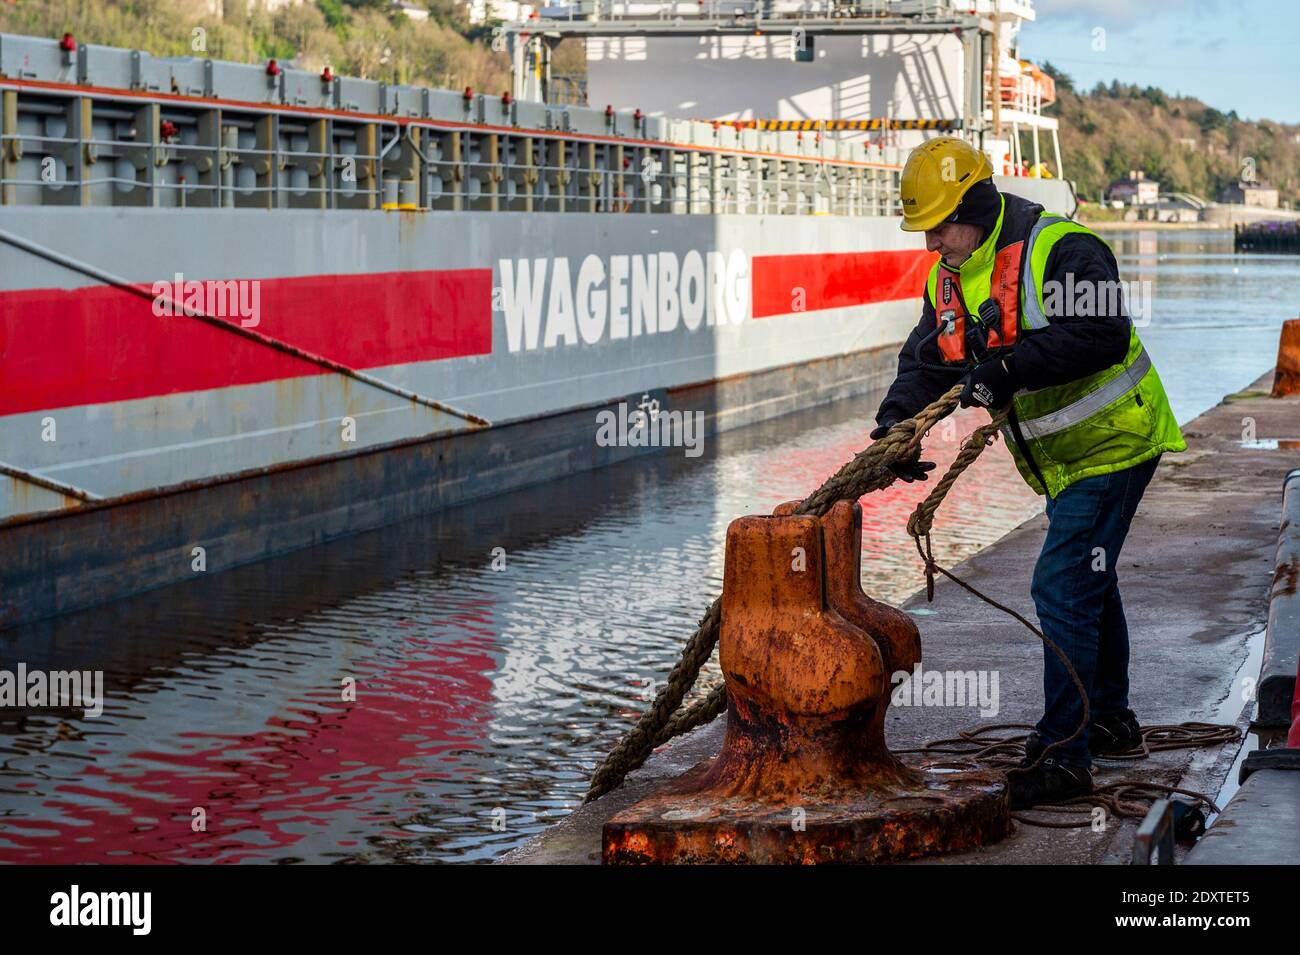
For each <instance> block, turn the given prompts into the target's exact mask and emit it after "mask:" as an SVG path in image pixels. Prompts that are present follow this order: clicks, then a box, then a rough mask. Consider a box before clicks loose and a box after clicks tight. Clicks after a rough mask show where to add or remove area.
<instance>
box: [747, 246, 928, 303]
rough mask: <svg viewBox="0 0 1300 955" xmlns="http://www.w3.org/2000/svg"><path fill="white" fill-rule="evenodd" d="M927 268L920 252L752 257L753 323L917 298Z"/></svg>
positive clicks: (926, 263)
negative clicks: (805, 313) (792, 315)
mask: <svg viewBox="0 0 1300 955" xmlns="http://www.w3.org/2000/svg"><path fill="white" fill-rule="evenodd" d="M933 262H934V255H933V253H930V252H927V251H925V250H924V249H905V250H897V251H882V252H844V253H829V254H811V255H756V256H754V261H753V274H754V279H753V300H754V317H755V318H768V317H770V316H772V315H790V314H793V313H796V312H817V311H821V310H823V309H828V308H844V307H846V306H849V305H874V304H877V303H879V302H896V301H900V300H902V299H909V298H918V297H920V296H921V294H922V289H923V288H924V287H925V279H926V276H927V275H929V272H930V266H931V264H932V263H933ZM800 306H802V307H800Z"/></svg>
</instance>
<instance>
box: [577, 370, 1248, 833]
mask: <svg viewBox="0 0 1300 955" xmlns="http://www.w3.org/2000/svg"><path fill="white" fill-rule="evenodd" d="M961 391H962V386H961V385H954V386H953V387H952V389H950V390H949V391H948V392H947V393H946V394H944V395H943V396H942V397H941V398H939V399H938V400H937V401H935V402H933V403H932V404H930V405H928V406H927V407H926V408H925V409H924V410H922V411H921V412H920V413H919V414H917V415H916V416H915V417H913V418H908V419H907V420H905V421H900V422H899V423H898V424H896V425H894V426H893V427H892V428H890V429H889V431H888V432H887V433H886V434H885V435H884V436H883V437H882V438H880V439H879V440H878V441H876V442H874V443H873V444H872V445H871V446H870V447H868V448H866V449H865V450H863V451H860V452H858V454H856V455H855V456H854V458H853V460H852V461H850V462H848V463H847V464H845V465H844V466H843V467H842V468H840V470H839V471H837V472H836V473H835V475H834V476H832V477H831V478H830V479H829V480H827V481H826V483H824V484H823V485H822V486H821V487H819V488H818V489H817V490H816V491H814V492H813V493H812V494H810V495H809V496H808V497H807V498H806V499H805V500H803V501H802V502H801V503H800V504H799V505H798V506H797V507H796V508H795V509H794V513H796V514H816V515H818V516H820V515H822V514H825V513H826V512H827V511H828V510H830V508H831V506H832V505H834V504H835V503H836V502H837V501H841V500H847V501H856V500H858V499H859V498H860V497H862V496H863V495H865V494H869V493H871V492H872V491H878V490H882V489H883V488H886V487H888V486H889V485H891V484H893V483H894V481H895V480H896V479H897V475H895V474H894V473H893V471H891V470H890V465H891V464H895V463H899V462H902V461H910V460H912V459H914V458H915V457H916V456H917V455H918V454H919V453H920V447H921V439H922V438H923V437H924V436H925V434H926V432H928V431H929V430H930V428H932V427H933V426H934V425H935V424H936V423H938V422H939V421H940V420H942V419H943V418H945V417H947V416H948V415H949V414H951V413H952V412H953V410H954V409H955V408H956V407H957V399H958V397H959V396H960V395H961ZM1006 418H1007V412H1006V411H1001V412H998V413H996V414H994V415H993V416H992V419H991V420H990V421H989V423H988V424H985V425H982V426H980V427H978V428H976V429H975V430H974V431H972V432H971V434H970V435H969V436H968V437H967V438H966V440H965V441H964V442H963V443H962V447H961V448H960V450H959V451H958V453H957V456H956V458H954V459H953V462H952V464H951V465H949V467H948V470H947V471H946V472H945V473H944V476H943V477H942V478H941V479H940V480H939V481H938V482H937V483H936V484H935V486H934V489H933V490H932V491H931V492H930V493H929V494H928V495H927V496H926V498H925V500H924V501H922V502H921V503H920V504H918V505H917V506H916V509H915V510H914V511H913V512H912V515H911V517H909V518H908V521H907V532H908V533H909V534H910V535H911V536H912V539H913V541H914V543H915V544H916V550H917V553H918V554H919V555H920V556H921V560H922V562H923V563H924V565H925V577H926V599H927V600H928V601H933V600H934V576H935V574H936V573H939V574H943V575H944V576H945V577H947V578H948V579H949V580H951V581H953V582H954V583H955V584H957V585H958V586H960V587H962V588H963V589H965V590H967V591H968V592H970V593H971V594H974V595H975V596H976V597H978V598H979V599H980V600H983V601H984V602H985V603H987V604H989V605H990V606H992V607H995V608H997V609H998V610H1001V611H1002V612H1003V613H1005V614H1008V615H1009V616H1011V617H1014V618H1015V619H1016V620H1018V621H1020V623H1021V624H1023V625H1024V626H1025V627H1026V628H1027V629H1028V630H1030V631H1031V632H1032V633H1033V634H1034V636H1036V637H1037V638H1038V639H1039V640H1041V641H1042V642H1043V644H1044V645H1045V646H1047V647H1048V649H1049V650H1051V651H1052V652H1053V653H1054V654H1055V655H1056V657H1057V658H1058V659H1059V660H1060V661H1061V664H1062V665H1063V666H1064V667H1065V669H1066V671H1067V672H1068V673H1069V675H1070V679H1071V681H1072V682H1073V683H1074V687H1075V690H1076V691H1077V692H1078V694H1079V699H1080V700H1081V701H1082V703H1083V715H1082V719H1081V720H1080V722H1079V726H1078V728H1077V729H1075V731H1074V733H1072V734H1071V735H1070V736H1068V737H1067V738H1065V739H1063V740H1060V741H1058V742H1055V743H1052V744H1050V745H1049V746H1047V747H1045V748H1044V749H1043V751H1042V752H1041V753H1040V754H1039V756H1038V759H1036V760H1035V761H1034V763H1033V764H1031V765H1030V766H1028V767H1023V768H1022V767H1020V766H1019V762H1020V760H1021V759H1022V758H1023V756H1024V752H1025V749H1024V739H1025V738H1024V737H1023V736H1021V737H1014V738H996V739H994V740H991V741H990V740H986V739H984V738H983V736H982V734H985V733H988V732H990V731H992V730H997V729H1006V728H1023V729H1032V728H1033V727H1030V726H1022V725H1021V724H1002V725H999V726H987V727H981V728H979V729H977V730H974V731H968V732H964V733H962V734H961V736H960V737H958V738H955V739H949V740H936V741H933V742H930V743H927V744H925V745H924V746H923V747H922V748H921V749H919V750H897V751H896V752H899V753H925V754H927V755H935V754H941V753H953V754H955V755H959V756H964V757H966V758H967V759H969V760H974V761H978V762H989V763H993V764H995V765H1008V766H1010V767H1012V768H1011V770H1010V771H1011V772H1013V773H1019V772H1029V771H1030V770H1032V769H1033V768H1034V767H1036V766H1037V765H1038V764H1039V763H1041V762H1042V761H1043V759H1045V758H1046V757H1047V755H1048V754H1049V753H1051V752H1052V751H1053V750H1055V749H1057V748H1059V747H1061V746H1065V745H1066V744H1068V743H1070V742H1073V741H1074V740H1076V739H1078V738H1079V737H1080V736H1081V735H1083V733H1085V732H1086V731H1087V728H1088V724H1089V722H1090V721H1091V718H1092V714H1091V705H1090V703H1089V700H1088V693H1087V690H1086V689H1085V688H1084V685H1083V681H1082V680H1081V679H1080V678H1079V674H1078V672H1077V671H1076V670H1075V668H1074V666H1073V664H1072V663H1071V662H1070V659H1069V657H1068V656H1066V654H1065V651H1063V650H1062V649H1061V648H1060V647H1059V646H1058V645H1057V644H1056V643H1055V642H1054V641H1053V640H1051V639H1050V638H1049V637H1048V636H1047V635H1046V634H1044V633H1043V631H1042V630H1040V629H1039V628H1038V627H1036V626H1034V625H1033V624H1032V623H1030V622H1029V620H1027V619H1026V618H1025V617H1024V616H1023V615H1021V614H1019V613H1017V612H1016V611H1015V610H1012V609H1011V608H1010V607H1007V606H1005V605H1004V604H1001V603H999V602H998V601H996V600H994V599H993V598H992V597H989V596H988V595H986V594H983V593H981V592H980V591H979V590H978V589H977V588H975V587H973V586H972V585H970V584H968V583H966V582H965V581H964V580H961V579H960V578H959V577H957V576H955V575H954V574H953V573H952V572H951V571H949V570H948V569H947V568H945V567H943V566H941V565H939V564H938V563H936V562H935V560H934V553H933V547H932V542H931V539H930V531H931V528H932V527H933V524H934V517H935V514H936V513H937V512H938V510H939V506H940V505H941V504H942V503H943V501H944V498H946V497H947V495H948V492H949V491H950V490H951V489H952V486H953V484H955V483H956V481H957V478H958V477H960V476H961V475H962V473H963V472H965V471H966V469H967V468H969V467H970V466H971V465H972V464H974V463H975V460H976V459H977V458H978V457H979V456H980V454H981V453H982V452H983V451H984V449H985V448H986V447H988V446H989V445H990V444H992V443H993V440H994V437H995V436H996V434H997V432H998V430H999V429H1000V428H1001V427H1002V424H1003V422H1005V421H1006ZM923 540H924V545H923V544H922V541H923ZM721 622H722V598H721V597H717V598H715V599H714V601H713V603H712V604H710V605H709V609H708V610H707V611H705V614H704V617H703V618H702V619H701V620H700V624H699V626H698V627H697V628H696V630H695V633H694V634H692V635H691V638H690V639H689V640H688V641H687V642H686V647H685V648H684V649H683V650H682V656H681V659H680V660H678V661H677V664H676V666H674V667H673V670H672V672H671V673H670V674H669V677H668V680H667V682H666V683H665V684H664V687H663V688H662V689H661V690H660V691H659V692H658V694H656V696H655V700H654V703H653V704H651V706H650V708H649V709H648V710H647V711H646V712H645V713H644V714H642V716H641V718H640V719H639V720H637V723H636V725H635V726H634V727H633V728H632V730H631V731H630V732H629V733H628V734H627V735H626V736H625V737H624V738H623V739H622V740H621V741H620V742H619V744H618V745H617V746H615V747H614V749H613V750H611V751H610V753H609V755H608V756H606V757H605V759H604V760H603V761H602V762H601V764H600V766H599V767H597V769H596V772H595V773H594V774H593V776H592V779H591V786H590V788H589V789H588V791H587V795H586V798H585V800H584V802H590V801H591V800H593V799H597V798H599V797H600V796H603V795H604V794H605V793H607V792H609V791H610V790H612V789H615V788H617V787H618V786H619V784H621V783H622V781H623V780H624V778H626V776H627V774H628V773H630V772H631V771H632V770H634V769H636V768H637V767H638V766H640V765H641V764H642V763H644V762H645V760H646V759H647V758H648V757H649V755H650V753H651V752H653V751H654V749H655V748H656V747H658V746H661V745H662V744H664V743H666V742H667V741H668V740H670V739H672V738H673V737H674V736H677V735H679V734H681V733H685V732H687V731H689V730H692V729H694V728H695V727H697V726H700V725H703V724H705V723H708V722H710V721H711V720H713V719H714V718H715V717H717V716H718V715H719V714H721V713H722V712H723V711H724V710H725V709H726V707H727V690H726V686H725V685H724V684H719V685H718V686H715V687H714V688H713V689H712V690H710V691H709V693H708V694H706V695H705V696H704V697H703V698H702V699H701V700H699V701H698V702H696V703H695V704H693V705H692V706H690V707H688V708H687V709H685V710H683V711H682V712H680V713H679V712H678V709H679V707H680V706H681V704H682V700H683V699H685V697H686V694H687V693H688V692H690V690H691V688H692V687H693V686H694V685H695V682H696V679H697V678H698V676H699V673H700V670H701V669H702V668H703V667H704V664H705V663H707V662H708V660H709V657H710V656H711V655H712V653H713V648H714V646H715V645H716V644H717V641H718V634H719V631H720V629H721ZM1240 737H1241V733H1240V731H1239V730H1238V729H1237V728H1236V727H1235V726H1220V725H1216V724H1209V723H1182V724H1176V725H1165V726H1149V727H1146V728H1144V729H1143V746H1142V749H1141V750H1140V751H1135V752H1134V753H1133V754H1123V755H1122V756H1121V757H1118V758H1123V759H1143V758H1146V757H1147V756H1149V755H1150V753H1151V752H1155V751H1158V750H1168V749H1183V748H1188V747H1196V746H1210V745H1215V744H1225V743H1229V742H1234V741H1236V740H1237V739H1240ZM953 745H957V746H959V747H960V748H958V749H952V748H951V747H952V746H953ZM945 746H947V747H949V748H948V749H942V748H941V747H945ZM1171 793H1181V794H1184V795H1187V796H1190V797H1192V798H1194V799H1196V800H1197V801H1199V802H1201V803H1203V804H1205V805H1207V806H1209V807H1210V808H1211V809H1212V810H1213V811H1214V812H1218V811H1219V809H1218V806H1216V805H1215V804H1214V801H1213V800H1212V799H1210V798H1209V797H1208V796H1206V795H1204V794H1203V793H1198V792H1195V791H1193V790H1187V789H1179V788H1177V787H1173V786H1163V785H1160V784H1157V783H1148V782H1144V781H1142V780H1130V779H1125V780H1119V781H1116V782H1112V783H1107V784H1105V785H1103V786H1099V787H1096V788H1095V789H1094V791H1093V792H1092V793H1091V794H1090V795H1088V796H1082V797H1079V798H1077V799H1071V800H1067V801H1064V802H1062V803H1059V804H1056V805H1055V806H1052V807H1046V808H1042V809H1035V811H1036V812H1038V811H1046V812H1053V813H1060V812H1065V813H1077V812H1078V811H1079V810H1080V809H1084V810H1087V811H1088V812H1089V813H1091V811H1092V807H1094V806H1101V807H1103V808H1104V809H1105V810H1106V811H1107V812H1109V813H1110V814H1111V815H1113V816H1116V817H1121V818H1128V817H1133V816H1140V815H1144V814H1145V812H1146V808H1147V807H1148V806H1149V805H1150V803H1151V802H1153V801H1154V800H1156V799H1158V798H1160V794H1171ZM1135 794H1136V796H1135ZM1134 796H1135V798H1136V800H1137V801H1134V799H1133V798H1132V797H1134ZM1126 797H1130V798H1129V800H1128V801H1126ZM1016 818H1017V819H1019V820H1020V821H1022V822H1025V823H1028V824H1031V825H1038V826H1047V827H1050V828H1076V827H1079V826H1086V825H1089V824H1090V823H1091V818H1090V817H1089V818H1085V819H1082V820H1077V819H1076V820H1071V821H1066V822H1053V821H1048V820H1041V819H1035V818H1033V817H1026V816H1024V815H1023V814H1017V815H1016Z"/></svg>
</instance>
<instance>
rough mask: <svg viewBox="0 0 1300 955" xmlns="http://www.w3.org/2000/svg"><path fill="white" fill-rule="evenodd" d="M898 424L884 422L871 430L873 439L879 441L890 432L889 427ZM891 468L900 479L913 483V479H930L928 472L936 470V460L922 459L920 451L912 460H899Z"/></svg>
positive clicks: (895, 422)
mask: <svg viewBox="0 0 1300 955" xmlns="http://www.w3.org/2000/svg"><path fill="white" fill-rule="evenodd" d="M896 424H898V422H897V421H886V422H884V423H883V424H882V425H880V427H878V428H876V430H874V431H872V432H871V435H870V437H871V440H872V441H879V440H880V439H881V438H883V437H884V436H885V435H886V434H888V433H889V429H890V428H892V427H893V426H894V425H896ZM889 470H891V471H893V472H894V473H895V474H897V475H898V477H899V479H900V480H903V481H906V482H907V483H908V484H911V483H912V482H913V481H927V480H929V478H930V475H929V474H927V473H926V472H928V471H933V470H934V462H933V461H922V460H921V454H920V452H919V451H918V452H917V455H916V457H915V458H913V459H912V460H910V461H898V462H896V463H894V464H891V465H890V466H889Z"/></svg>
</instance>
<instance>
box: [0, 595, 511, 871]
mask: <svg viewBox="0 0 1300 955" xmlns="http://www.w3.org/2000/svg"><path fill="white" fill-rule="evenodd" d="M449 623H451V624H452V625H453V626H454V629H455V630H456V631H457V632H458V633H461V634H464V633H466V632H469V633H471V634H474V633H477V634H478V635H477V636H471V637H470V638H469V639H460V640H457V641H454V642H450V641H443V640H438V639H435V638H426V637H417V638H407V639H405V640H404V641H403V642H402V647H403V650H404V652H403V654H402V655H401V659H400V661H396V662H393V663H388V662H387V661H386V660H385V661H383V662H382V663H381V662H378V661H374V660H371V661H367V662H364V663H355V662H350V661H346V660H337V661H328V665H327V666H322V667H320V670H321V671H322V672H324V671H326V670H329V669H330V667H331V666H332V667H334V668H335V675H332V676H327V677H323V678H322V688H321V689H320V690H317V691H312V692H310V693H307V694H304V695H302V696H299V697H297V698H294V699H291V700H288V701H286V702H285V703H284V705H282V706H281V707H279V708H278V711H277V712H276V713H274V714H273V715H271V716H269V717H268V718H267V720H266V723H265V729H263V730H261V731H259V732H256V733H253V734H250V735H226V734H221V733H209V732H203V731H178V732H175V733H173V734H172V735H171V737H170V738H169V740H168V741H169V742H171V743H172V744H174V748H175V749H177V750H182V749H183V750H185V751H184V752H157V751H150V750H137V751H134V752H130V753H128V754H126V755H124V756H122V757H119V758H118V759H117V760H116V761H109V760H106V759H102V758H101V759H100V760H99V761H98V762H88V764H87V766H86V769H85V771H84V774H83V779H82V781H81V782H80V783H64V784H61V785H59V786H57V787H56V788H55V790H54V792H55V793H56V794H55V795H51V796H49V797H48V798H46V799H45V800H44V801H43V802H42V804H41V812H42V815H48V817H49V818H30V817H28V818H23V817H18V816H15V815H10V817H9V819H8V820H7V821H6V822H5V823H3V824H0V834H2V836H0V838H3V839H4V840H5V841H7V842H9V843H11V845H8V846H0V861H3V862H26V863H31V862H46V863H78V862H105V863H108V862H112V863H124V862H180V861H191V862H223V863H230V862H246V861H255V860H264V859H268V858H273V857H285V856H292V855H294V853H293V852H292V847H293V846H294V845H295V844H297V843H300V842H302V841H304V840H306V839H311V838H316V839H320V838H321V837H322V834H323V833H324V835H325V836H326V837H327V838H329V839H331V840H332V841H331V842H330V845H332V846H335V847H338V848H347V847H351V846H356V845H357V843H358V840H357V838H356V837H357V831H356V830H357V829H358V828H360V824H361V823H369V825H368V826H366V827H365V828H366V830H367V831H368V832H369V833H371V834H380V835H382V836H384V837H390V838H407V839H409V838H415V836H413V835H412V834H411V833H408V832H403V831H401V830H400V829H398V828H397V825H398V824H399V823H400V822H401V821H402V819H401V818H400V817H401V815H403V814H405V813H406V812H408V811H409V812H410V813H414V812H418V811H420V810H421V809H428V808H429V806H428V804H427V801H426V799H425V798H422V797H421V790H422V789H427V788H429V787H427V786H423V785H421V784H422V783H423V782H424V781H429V782H433V783H436V782H437V780H438V779H439V778H444V779H445V778H449V777H450V776H451V775H452V774H453V773H454V771H455V769H454V766H455V764H454V763H453V762H448V761H447V760H446V759H443V760H439V759H438V757H439V756H440V755H442V754H445V753H447V751H449V750H464V749H475V748H479V747H478V744H476V743H475V742H474V741H473V740H472V739H471V738H470V737H469V736H468V735H467V734H464V733H463V732H460V731H462V730H463V728H464V727H467V726H476V725H482V724H483V723H484V722H486V720H487V719H488V717H489V715H490V714H489V713H488V703H489V701H490V698H491V690H492V683H491V680H490V678H489V677H488V676H486V675H485V674H486V673H488V672H490V671H492V670H493V669H495V667H496V660H495V659H494V657H493V656H492V651H493V650H494V649H495V642H494V637H495V631H494V629H493V628H492V627H491V625H490V624H491V613H490V611H489V608H486V607H484V608H481V609H480V610H479V611H475V612H470V613H465V614H459V615H456V619H455V620H453V621H449ZM392 649H393V647H392V645H389V646H388V650H389V651H390V652H391V651H392ZM320 662H322V663H325V662H326V661H320ZM229 672H231V673H241V674H244V675H247V674H248V673H249V672H250V671H248V670H232V671H229ZM348 675H350V676H353V677H355V679H356V682H357V688H356V702H347V703H344V702H342V701H341V696H342V692H341V689H339V686H340V681H341V679H342V677H343V676H348ZM230 692H232V693H234V692H238V691H236V690H232V691H230ZM136 702H137V703H140V704H142V705H143V706H145V707H148V706H149V702H148V698H147V697H145V698H140V699H137V701H136ZM135 715H136V714H134V713H133V714H132V716H135ZM164 718H165V717H164V716H163V715H162V714H154V713H148V714H146V716H145V720H146V725H156V723H155V720H156V721H157V722H158V723H161V722H162V720H163V719H164ZM114 728H117V727H114ZM98 739H99V742H101V743H102V741H103V737H99V738H98ZM435 765H436V766H437V769H436V770H435V768H434V767H435ZM196 807H201V808H202V809H203V810H204V811H205V813H206V815H207V831H206V832H193V831H192V830H191V820H192V818H193V817H192V811H193V810H194V809H195V808H196ZM385 821H392V822H393V828H392V829H389V830H387V831H382V830H379V829H376V827H375V823H376V822H379V823H381V824H382V823H383V822H385ZM331 828H337V829H338V830H339V831H338V832H337V833H336V834H334V835H333V836H329V835H328V833H327V832H325V831H326V830H330V829H331ZM327 851H328V850H327ZM313 854H314V853H313Z"/></svg>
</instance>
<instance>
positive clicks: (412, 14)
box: [393, 0, 429, 20]
mask: <svg viewBox="0 0 1300 955" xmlns="http://www.w3.org/2000/svg"><path fill="white" fill-rule="evenodd" d="M393 6H394V7H396V8H397V9H398V10H401V11H402V13H403V14H405V16H406V17H407V18H408V19H410V20H427V19H429V8H428V6H425V5H423V4H419V3H407V2H406V0H393Z"/></svg>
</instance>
